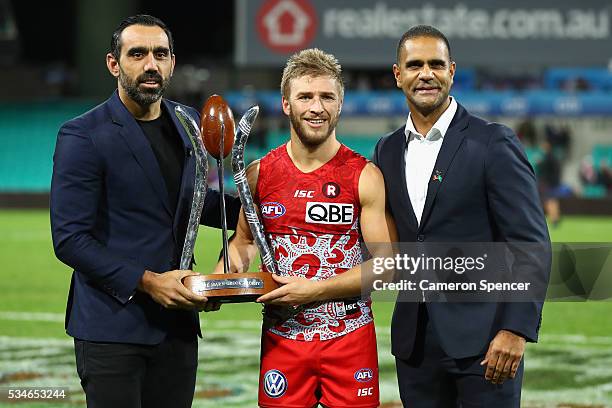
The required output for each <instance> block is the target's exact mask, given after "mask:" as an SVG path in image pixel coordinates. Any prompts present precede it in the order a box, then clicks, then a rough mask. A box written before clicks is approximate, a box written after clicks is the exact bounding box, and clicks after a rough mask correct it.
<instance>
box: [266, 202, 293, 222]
mask: <svg viewBox="0 0 612 408" xmlns="http://www.w3.org/2000/svg"><path fill="white" fill-rule="evenodd" d="M286 211H287V210H285V206H284V205H282V204H281V203H276V202H271V203H263V204H262V205H261V215H263V217H264V218H268V219H273V218H278V217H280V216H282V215H284V214H285V212H286Z"/></svg>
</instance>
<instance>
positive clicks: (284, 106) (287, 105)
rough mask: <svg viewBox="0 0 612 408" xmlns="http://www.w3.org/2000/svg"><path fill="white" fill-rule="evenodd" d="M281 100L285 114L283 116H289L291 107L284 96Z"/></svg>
mask: <svg viewBox="0 0 612 408" xmlns="http://www.w3.org/2000/svg"><path fill="white" fill-rule="evenodd" d="M281 100H282V104H283V112H284V113H285V115H287V116H289V115H290V114H291V105H290V104H289V101H288V100H287V99H285V97H284V96H283V97H282V98H281Z"/></svg>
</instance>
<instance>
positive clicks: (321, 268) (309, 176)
mask: <svg viewBox="0 0 612 408" xmlns="http://www.w3.org/2000/svg"><path fill="white" fill-rule="evenodd" d="M366 164H367V160H366V159H365V158H364V157H363V156H361V155H359V154H357V153H355V152H353V151H352V150H350V149H349V148H348V147H346V146H344V145H341V146H340V149H339V150H338V152H337V153H336V155H335V156H334V157H333V158H332V159H331V160H330V161H328V162H327V163H325V164H324V165H323V166H321V167H320V168H318V169H316V170H314V171H312V172H310V173H304V172H302V171H300V170H299V169H298V168H297V167H296V166H295V165H294V164H293V162H292V161H291V158H290V157H289V154H288V153H287V146H286V145H282V146H280V147H278V148H276V149H274V150H272V151H271V152H270V153H268V154H267V155H266V156H265V157H263V158H262V159H261V161H260V166H259V178H258V182H257V189H256V193H255V201H256V203H257V204H258V205H259V208H260V210H261V214H262V221H263V225H264V229H265V231H266V237H267V239H268V241H269V243H270V245H271V248H272V250H273V252H274V257H275V259H276V263H277V266H278V270H279V273H280V274H281V275H291V276H301V277H305V278H308V279H313V280H324V279H329V278H331V277H333V276H335V275H338V274H341V273H343V272H344V271H346V270H348V269H350V268H352V267H353V266H355V265H358V264H360V263H361V262H362V251H361V246H360V242H359V215H360V212H361V206H360V202H359V188H358V186H359V177H360V175H361V171H362V170H363V168H364V167H365V165H366ZM370 322H372V311H371V301H370V300H367V301H363V300H355V299H353V301H347V302H345V301H342V300H339V301H332V302H325V303H319V304H316V305H314V306H313V307H310V308H306V309H305V310H304V311H302V312H300V313H298V314H297V315H296V316H294V317H293V318H291V319H288V320H286V321H285V322H283V323H282V324H279V325H277V326H275V327H273V328H271V329H270V330H271V331H272V332H273V333H275V334H277V335H280V336H283V337H285V338H289V339H294V340H304V341H311V340H317V339H318V340H327V339H333V338H337V337H340V336H342V335H344V334H346V333H350V332H352V331H354V330H356V329H358V328H360V327H362V326H364V325H366V324H368V323H370Z"/></svg>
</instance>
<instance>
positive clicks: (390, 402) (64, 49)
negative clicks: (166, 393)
mask: <svg viewBox="0 0 612 408" xmlns="http://www.w3.org/2000/svg"><path fill="white" fill-rule="evenodd" d="M137 13H147V14H152V15H155V16H157V17H160V18H161V19H162V20H164V21H165V22H166V23H167V24H168V25H169V27H170V29H171V30H172V32H173V34H174V39H175V53H176V56H177V67H176V71H175V75H174V77H173V80H172V84H171V86H170V89H169V91H168V94H167V97H168V98H171V99H174V100H178V101H180V102H183V103H186V104H189V105H192V106H194V107H196V108H199V107H201V105H202V104H203V102H204V100H205V99H206V98H207V97H208V96H209V95H211V94H213V93H218V94H221V95H223V96H224V97H225V98H226V99H227V100H228V101H229V102H230V104H231V106H232V107H233V110H234V115H235V116H236V117H239V116H240V114H241V113H242V112H243V111H244V110H245V109H246V108H248V107H249V106H251V105H252V104H255V103H257V104H259V105H260V106H261V108H262V110H261V115H260V118H259V119H258V122H257V126H256V128H255V130H254V132H253V133H252V136H251V139H250V141H249V146H248V149H247V150H248V155H249V157H247V160H248V159H249V158H250V159H253V158H257V157H260V156H262V155H263V154H265V152H267V151H268V150H269V149H270V148H273V147H275V146H277V145H279V144H280V143H282V142H283V141H284V140H286V138H287V136H288V129H287V121H286V120H285V118H284V117H283V116H282V115H281V110H280V94H279V90H278V88H279V82H280V75H281V72H282V67H283V63H284V61H285V60H286V58H287V56H288V55H290V54H291V53H292V52H294V51H296V50H299V49H301V48H305V47H310V46H317V47H320V48H322V49H324V50H326V51H328V52H332V53H334V54H335V55H336V56H337V57H338V59H339V60H340V62H341V64H342V65H343V68H344V75H345V80H346V88H347V92H346V97H345V103H344V108H343V112H342V120H341V121H340V125H339V128H338V135H339V137H340V139H341V141H343V142H344V143H346V144H347V145H348V146H350V147H352V148H353V149H355V150H357V151H359V152H361V153H362V154H364V155H365V156H370V155H371V153H372V150H373V147H374V145H375V143H376V141H377V140H378V138H379V137H380V136H382V135H383V134H385V133H387V132H389V131H391V130H393V129H395V128H397V127H399V126H401V125H402V124H403V123H404V122H405V120H406V115H407V113H408V112H407V108H406V105H405V101H404V97H403V95H402V93H401V92H400V91H399V90H397V89H396V88H395V83H394V80H393V76H392V72H391V66H392V64H393V63H394V59H395V47H396V43H397V40H398V39H399V37H400V36H401V34H402V33H403V32H404V31H405V29H407V28H408V27H409V26H411V25H413V24H418V23H426V24H432V25H435V26H437V27H438V28H440V29H441V30H442V31H443V32H445V33H446V34H447V35H448V37H449V40H450V42H451V46H452V48H453V57H454V59H455V60H456V61H457V65H458V69H457V73H456V76H455V83H454V87H453V91H452V95H454V96H455V97H456V98H457V100H458V101H459V102H460V103H462V104H463V105H464V106H466V107H467V108H468V109H469V110H470V111H472V112H473V113H476V114H478V115H480V116H483V117H485V118H487V119H491V120H495V121H499V122H502V123H504V124H507V125H508V126H510V127H512V128H513V129H515V131H516V132H517V134H518V135H519V137H520V138H521V141H522V142H523V144H524V147H525V151H526V153H527V155H528V158H529V160H530V161H531V163H532V165H533V166H534V168H535V170H536V173H537V174H538V177H539V179H540V184H541V188H542V191H543V192H546V196H547V197H552V198H554V199H556V200H558V202H559V204H560V208H561V213H562V218H561V221H560V222H559V223H556V222H554V223H550V231H551V236H552V238H553V240H554V241H555V242H580V241H581V242H600V243H608V242H610V238H611V236H612V169H611V168H612V6H611V5H610V3H609V1H606V0H583V1H581V2H575V1H567V0H556V1H552V0H550V1H548V0H547V1H544V0H539V1H526V0H516V1H514V2H512V3H511V4H510V3H508V2H491V1H487V0H465V1H463V2H461V3H460V4H458V3H455V2H452V1H445V0H430V1H427V2H426V3H421V2H414V1H406V0H380V1H367V0H355V1H351V2H344V1H341V0H235V1H225V2H187V1H180V0H179V1H174V2H171V3H168V2H162V1H159V0H150V1H139V0H107V1H105V2H102V1H95V0H66V1H60V2H45V3H40V4H38V3H36V2H25V1H17V0H12V1H11V0H0V72H1V73H2V75H0V232H1V234H0V261H1V265H2V266H1V270H0V271H1V272H0V391H2V390H3V389H4V390H6V387H9V386H21V387H24V386H39V385H45V386H58V387H66V388H67V389H68V390H69V396H70V398H69V400H68V401H65V403H64V404H63V405H62V404H53V403H45V404H44V405H40V406H45V407H48V406H58V407H59V406H75V405H77V406H78V405H83V403H84V401H83V395H82V393H81V392H80V388H79V384H78V380H77V377H76V373H75V371H74V367H73V365H74V357H73V354H72V346H71V341H70V340H69V339H68V338H67V336H66V335H65V334H64V331H63V311H64V305H65V300H66V295H67V291H68V284H69V276H70V270H69V269H68V268H67V267H66V266H64V265H62V264H60V263H59V261H57V260H56V259H55V258H54V255H53V251H52V246H51V240H50V233H49V226H48V191H49V185H50V178H51V170H52V155H53V150H54V145H55V137H56V134H57V130H58V128H59V127H60V125H61V124H62V123H63V122H64V121H66V120H68V119H70V118H72V117H74V116H76V115H79V114H81V113H83V112H85V111H87V110H89V109H90V108H92V107H93V106H95V105H97V104H98V103H100V102H102V101H103V100H104V99H106V98H107V97H108V96H109V95H110V94H111V93H112V92H113V90H114V89H115V86H116V85H115V83H114V81H113V79H112V78H111V76H110V75H109V74H108V72H107V70H106V67H105V60H104V56H105V54H106V52H108V47H109V42H110V35H111V33H112V31H113V30H114V28H115V27H116V25H117V24H118V23H119V22H120V21H121V20H122V19H123V18H124V17H126V16H128V15H131V14H137ZM210 182H211V184H213V185H214V184H215V183H216V180H215V179H214V175H211V180H210ZM227 182H228V184H229V185H230V186H231V184H232V182H231V180H227ZM201 234H202V235H201V237H200V239H199V240H198V252H197V253H196V256H199V257H200V258H201V261H200V263H199V270H200V271H202V272H206V269H207V268H208V267H210V265H212V263H213V262H214V258H215V257H216V254H218V247H219V245H218V241H219V239H218V236H217V234H216V233H215V232H213V231H209V230H206V229H204V230H203V231H202V233H201ZM608 264H610V262H608ZM609 269H610V268H608V269H605V268H604V270H603V273H604V274H606V275H607V276H608V279H609V275H610V274H611V273H612V272H611V271H610V270H609ZM391 310H392V305H391V304H388V303H378V304H376V305H375V312H376V313H377V321H376V322H377V330H378V335H379V340H380V345H379V353H380V362H381V383H382V384H381V386H382V399H383V402H384V403H385V406H387V407H392V406H400V405H399V403H398V401H399V399H398V396H397V391H396V387H395V374H394V365H393V360H392V358H391V357H390V354H389V317H390V313H391ZM611 313H612V304H611V303H609V302H592V301H589V302H580V303H561V302H549V303H548V304H547V305H546V306H545V309H544V321H543V326H542V339H541V342H540V344H538V345H535V346H534V345H532V346H529V347H528V354H527V365H526V368H527V370H526V377H525V387H524V398H523V400H524V404H523V405H524V406H528V407H605V406H612V368H611V367H612V336H611V335H612V322H611V320H610V315H611ZM202 317H203V318H202V326H203V328H204V331H205V338H204V340H203V342H202V344H201V348H200V363H201V364H200V374H199V377H198V385H197V387H198V388H197V395H196V400H195V402H194V406H198V407H217V406H227V407H252V406H255V405H256V402H255V401H256V387H257V385H256V382H257V369H258V350H259V338H258V333H259V323H258V321H259V308H258V306H256V305H230V306H225V307H224V308H223V310H222V311H221V312H219V313H215V314H207V315H203V316H202ZM3 395H5V393H3V392H0V405H3V404H8V401H7V400H3V399H2V398H3ZM20 406H28V407H35V406H38V405H36V403H26V404H23V405H20Z"/></svg>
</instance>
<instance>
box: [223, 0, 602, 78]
mask: <svg viewBox="0 0 612 408" xmlns="http://www.w3.org/2000/svg"><path fill="white" fill-rule="evenodd" d="M236 14H237V16H236V17H237V18H236V36H235V39H236V40H235V41H236V46H235V49H236V55H235V60H236V62H237V63H238V64H240V65H251V66H278V65H279V64H280V65H282V64H283V63H284V62H285V61H286V59H287V56H288V55H290V54H291V53H293V52H295V51H297V50H300V49H302V48H307V47H320V48H323V49H325V50H326V51H328V52H331V53H333V54H334V55H336V56H337V57H338V59H339V60H340V61H341V63H342V65H343V66H345V67H346V66H360V67H387V66H389V65H390V64H392V63H393V62H394V60H395V44H396V42H397V40H398V39H399V38H400V37H401V35H402V33H403V32H404V31H406V29H408V28H409V27H411V26H413V25H416V24H430V25H433V26H435V27H437V28H439V29H440V30H441V31H442V32H444V33H445V34H446V35H447V36H448V38H449V40H450V41H451V44H452V47H453V54H454V57H455V59H456V61H457V62H458V63H459V64H461V65H463V66H483V65H485V66H493V67H495V66H497V67H506V68H507V67H512V66H517V65H521V66H523V67H548V66H551V65H557V66H572V65H582V66H586V65H600V66H601V65H604V66H607V65H608V64H609V63H610V60H611V57H612V56H611V55H610V52H609V50H611V49H612V28H611V26H610V20H611V16H612V5H611V3H610V2H609V1H608V0H584V1H580V2H576V1H572V0H541V1H538V2H533V1H529V0H516V1H513V2H490V1H486V0H479V1H474V0H465V1H462V2H455V1H448V0H434V1H427V2H424V3H422V2H415V1H404V0H379V1H370V0H353V1H351V2H346V1H341V0H236ZM606 50H608V51H606Z"/></svg>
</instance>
